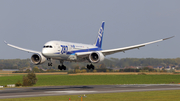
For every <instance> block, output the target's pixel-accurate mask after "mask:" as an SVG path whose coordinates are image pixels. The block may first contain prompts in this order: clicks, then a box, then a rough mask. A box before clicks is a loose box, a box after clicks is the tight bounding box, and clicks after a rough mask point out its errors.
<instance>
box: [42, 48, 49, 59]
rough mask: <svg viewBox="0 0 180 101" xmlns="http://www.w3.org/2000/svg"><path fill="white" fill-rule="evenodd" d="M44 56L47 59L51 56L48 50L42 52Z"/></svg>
mask: <svg viewBox="0 0 180 101" xmlns="http://www.w3.org/2000/svg"><path fill="white" fill-rule="evenodd" d="M42 55H43V56H45V57H47V56H48V55H49V53H48V51H47V49H43V50H42Z"/></svg>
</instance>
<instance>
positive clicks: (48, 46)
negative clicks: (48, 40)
mask: <svg viewBox="0 0 180 101" xmlns="http://www.w3.org/2000/svg"><path fill="white" fill-rule="evenodd" d="M43 48H53V47H52V46H50V45H47V46H43Z"/></svg>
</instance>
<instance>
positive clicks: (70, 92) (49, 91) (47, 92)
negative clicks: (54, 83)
mask: <svg viewBox="0 0 180 101" xmlns="http://www.w3.org/2000/svg"><path fill="white" fill-rule="evenodd" d="M94 92H97V91H47V92H45V93H94Z"/></svg>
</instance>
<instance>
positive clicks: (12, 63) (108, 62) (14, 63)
mask: <svg viewBox="0 0 180 101" xmlns="http://www.w3.org/2000/svg"><path fill="white" fill-rule="evenodd" d="M52 63H53V66H52V67H48V62H45V63H43V64H41V65H33V64H32V63H31V60H30V59H1V60H0V69H25V68H27V67H35V66H36V67H42V68H44V69H51V68H53V69H57V67H58V65H59V64H60V62H59V61H57V60H54V61H52ZM64 64H65V65H66V66H67V67H68V68H70V69H73V68H75V67H76V68H79V67H80V68H84V67H86V65H87V63H83V62H82V63H76V62H65V63H64ZM175 65H176V66H177V65H178V66H179V65H180V58H174V59H170V58H168V59H157V58H122V59H118V58H106V59H105V60H104V61H103V62H101V63H98V64H95V67H96V68H114V67H117V68H124V67H128V66H144V67H145V66H164V67H166V66H175Z"/></svg>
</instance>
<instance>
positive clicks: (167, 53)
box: [0, 0, 180, 59]
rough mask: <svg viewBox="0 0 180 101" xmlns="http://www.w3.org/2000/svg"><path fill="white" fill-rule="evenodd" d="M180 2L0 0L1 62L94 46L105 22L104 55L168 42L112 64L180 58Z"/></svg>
mask: <svg viewBox="0 0 180 101" xmlns="http://www.w3.org/2000/svg"><path fill="white" fill-rule="evenodd" d="M179 5H180V0H1V1H0V46H1V48H0V59H16V58H20V59H27V58H30V57H31V55H32V54H31V53H27V52H23V51H20V50H17V49H14V48H11V47H9V46H7V45H6V44H4V42H3V41H4V40H6V41H7V42H8V43H11V44H14V45H17V46H20V47H23V48H27V49H32V50H37V51H41V50H42V47H43V45H44V43H46V42H47V41H51V40H62V41H70V42H77V43H86V44H94V42H95V39H96V37H97V32H98V29H99V27H100V25H101V22H102V21H105V30H104V39H103V45H102V48H103V49H113V48H121V47H126V46H131V45H136V44H141V43H145V42H149V41H154V40H158V39H162V38H166V37H171V36H175V37H174V38H172V39H169V40H166V41H163V42H159V43H155V44H151V45H147V46H145V47H142V48H140V49H139V50H138V49H134V50H129V51H126V52H125V53H123V52H120V53H116V54H113V55H109V56H107V57H114V58H177V57H180V45H179V44H180V6H179Z"/></svg>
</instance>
